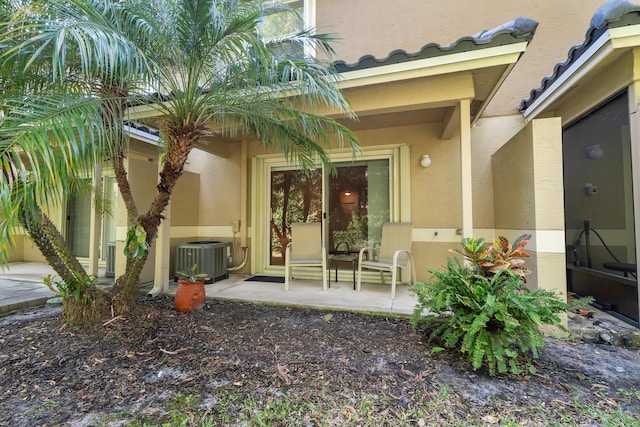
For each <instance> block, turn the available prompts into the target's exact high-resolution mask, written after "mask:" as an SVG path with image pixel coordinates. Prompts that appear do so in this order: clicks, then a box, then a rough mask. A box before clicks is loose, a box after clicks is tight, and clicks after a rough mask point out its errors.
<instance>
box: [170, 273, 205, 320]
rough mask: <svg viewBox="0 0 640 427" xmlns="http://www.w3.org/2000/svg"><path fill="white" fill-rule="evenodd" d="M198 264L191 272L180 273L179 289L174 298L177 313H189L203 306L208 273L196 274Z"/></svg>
mask: <svg viewBox="0 0 640 427" xmlns="http://www.w3.org/2000/svg"><path fill="white" fill-rule="evenodd" d="M197 267H198V265H197V264H193V265H192V266H191V270H190V271H178V272H177V274H178V289H176V295H175V298H174V306H175V308H176V310H177V311H180V312H182V313H188V312H190V311H193V310H196V309H198V308H200V307H201V306H202V304H203V303H204V300H205V298H206V294H205V289H204V279H205V278H206V277H207V274H206V273H196V268H197Z"/></svg>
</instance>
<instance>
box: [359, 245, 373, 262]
mask: <svg viewBox="0 0 640 427" xmlns="http://www.w3.org/2000/svg"><path fill="white" fill-rule="evenodd" d="M373 251H375V249H374V248H362V249H360V252H358V263H362V257H363V255H364V253H365V252H367V253H369V252H373Z"/></svg>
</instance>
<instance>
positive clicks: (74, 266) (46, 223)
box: [41, 212, 87, 277]
mask: <svg viewBox="0 0 640 427" xmlns="http://www.w3.org/2000/svg"><path fill="white" fill-rule="evenodd" d="M41 214H42V229H43V230H44V232H45V233H46V235H47V237H48V238H49V241H50V242H51V245H52V246H53V248H54V249H55V250H56V252H57V254H58V256H59V257H60V258H61V259H62V260H63V262H64V263H65V264H66V265H67V267H68V268H69V270H71V271H73V272H75V273H79V274H81V275H82V277H84V276H86V275H87V272H86V271H85V269H84V267H83V266H82V264H80V261H78V258H76V256H75V255H74V254H73V252H72V251H71V248H70V247H69V244H68V243H67V241H66V240H65V239H64V237H62V234H60V231H58V229H57V228H56V226H55V225H54V224H53V222H51V219H50V218H49V217H48V216H47V215H45V214H44V213H42V212H41Z"/></svg>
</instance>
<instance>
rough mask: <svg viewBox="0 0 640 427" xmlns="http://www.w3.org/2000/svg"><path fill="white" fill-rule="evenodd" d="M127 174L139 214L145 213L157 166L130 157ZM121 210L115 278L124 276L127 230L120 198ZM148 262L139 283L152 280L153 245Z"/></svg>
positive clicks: (156, 175)
mask: <svg viewBox="0 0 640 427" xmlns="http://www.w3.org/2000/svg"><path fill="white" fill-rule="evenodd" d="M127 174H128V178H129V183H130V185H131V192H132V194H133V198H134V200H135V202H136V206H137V207H138V211H139V212H140V213H142V212H146V211H147V209H149V206H150V205H151V201H152V200H153V197H154V195H155V192H156V191H155V190H156V184H157V182H158V165H157V163H156V162H155V161H154V160H152V159H143V158H138V157H131V158H129V159H128V160H127ZM117 204H118V206H119V207H122V208H121V209H118V210H117V213H116V224H117V228H118V230H119V231H118V233H117V239H116V271H115V273H116V277H118V276H119V275H121V274H124V271H125V257H124V254H123V251H124V243H125V239H126V229H127V212H126V210H125V209H124V207H123V206H124V202H123V201H122V198H121V197H120V199H119V200H118V201H117ZM147 259H148V261H147V263H146V264H145V266H144V268H143V270H142V273H141V274H140V282H142V283H145V282H149V281H152V280H153V275H154V262H153V260H154V259H155V245H154V246H152V247H151V249H150V251H149V257H148V258H147Z"/></svg>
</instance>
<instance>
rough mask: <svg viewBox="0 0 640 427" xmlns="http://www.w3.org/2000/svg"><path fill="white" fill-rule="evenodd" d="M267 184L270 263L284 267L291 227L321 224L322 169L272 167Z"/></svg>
mask: <svg viewBox="0 0 640 427" xmlns="http://www.w3.org/2000/svg"><path fill="white" fill-rule="evenodd" d="M270 182H271V203H270V205H271V209H270V213H271V214H270V217H271V219H270V223H269V230H270V231H269V245H270V248H269V264H270V265H284V252H285V249H286V247H287V244H288V243H289V241H290V239H291V224H294V223H296V222H321V221H322V170H321V169H314V170H311V171H307V173H303V172H302V171H300V170H297V169H280V168H274V169H273V170H272V171H271V176H270Z"/></svg>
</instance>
